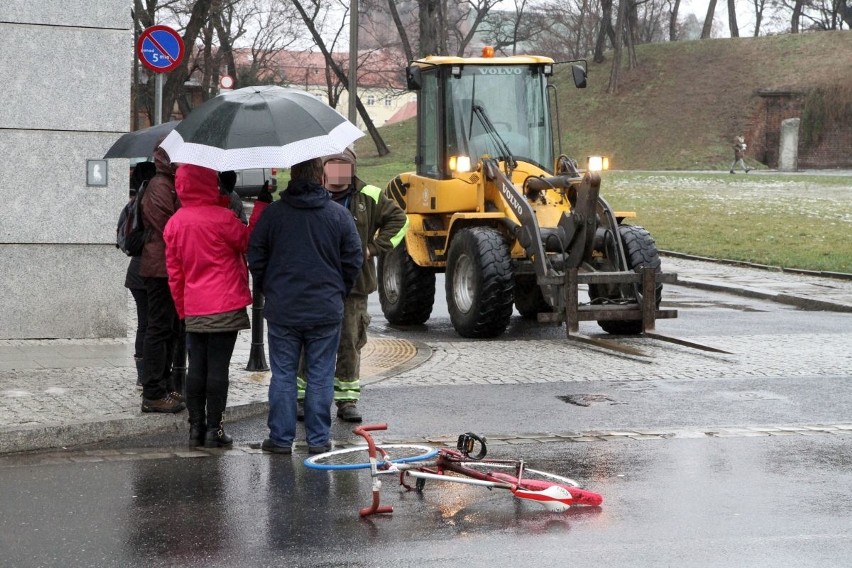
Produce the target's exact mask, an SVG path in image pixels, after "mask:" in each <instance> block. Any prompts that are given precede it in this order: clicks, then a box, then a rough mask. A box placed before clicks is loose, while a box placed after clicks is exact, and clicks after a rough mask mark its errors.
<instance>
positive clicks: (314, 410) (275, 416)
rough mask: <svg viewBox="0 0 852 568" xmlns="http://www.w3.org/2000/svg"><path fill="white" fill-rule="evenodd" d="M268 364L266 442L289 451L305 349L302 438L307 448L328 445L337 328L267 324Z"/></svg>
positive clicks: (334, 326)
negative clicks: (300, 363)
mask: <svg viewBox="0 0 852 568" xmlns="http://www.w3.org/2000/svg"><path fill="white" fill-rule="evenodd" d="M266 323H267V328H268V330H269V332H268V335H269V360H270V367H271V368H272V380H271V382H270V383H269V418H268V420H267V425H268V426H269V438H270V439H271V440H272V441H273V442H274V443H275V444H276V445H279V446H285V447H290V446H291V445H292V444H293V438H294V437H295V436H296V372H297V370H298V368H299V355H300V354H301V353H302V350H303V349H304V353H305V368H306V371H307V379H308V385H307V388H306V390H305V437H306V438H307V442H308V445H309V446H324V445H326V444H328V443H329V432H330V430H331V403H332V401H333V400H334V366H335V363H336V361H337V346H338V344H339V343H340V324H339V323H336V324H332V325H317V326H298V327H292V326H283V325H276V324H274V323H272V322H269V321H267V322H266Z"/></svg>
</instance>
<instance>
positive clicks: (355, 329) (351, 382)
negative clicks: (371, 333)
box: [296, 294, 370, 402]
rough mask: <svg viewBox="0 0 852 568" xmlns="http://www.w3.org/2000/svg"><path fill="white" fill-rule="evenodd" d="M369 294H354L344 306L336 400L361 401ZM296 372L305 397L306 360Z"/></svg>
mask: <svg viewBox="0 0 852 568" xmlns="http://www.w3.org/2000/svg"><path fill="white" fill-rule="evenodd" d="M369 325H370V315H369V314H368V313H367V297H366V296H361V295H357V294H350V295H349V296H347V297H346V302H345V303H344V306H343V322H342V324H341V326H340V347H339V348H338V350H337V367H336V369H335V371H334V400H335V402H343V401H347V400H350V401H352V402H357V401H358V400H359V399H360V398H361V349H362V348H363V347H364V345H366V344H367V327H368V326H369ZM299 367H300V368H299V372H298V374H297V376H296V398H298V399H299V400H305V387H306V386H307V382H306V373H305V369H304V361H302V362H301V363H300V365H299Z"/></svg>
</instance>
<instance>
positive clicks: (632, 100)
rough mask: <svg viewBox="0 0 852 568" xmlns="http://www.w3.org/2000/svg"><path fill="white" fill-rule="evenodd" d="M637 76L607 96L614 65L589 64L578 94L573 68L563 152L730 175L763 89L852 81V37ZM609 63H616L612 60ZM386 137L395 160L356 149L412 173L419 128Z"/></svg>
mask: <svg viewBox="0 0 852 568" xmlns="http://www.w3.org/2000/svg"><path fill="white" fill-rule="evenodd" d="M636 52H637V57H638V60H639V67H638V68H636V69H633V70H629V71H628V70H627V68H626V65H625V67H624V68H623V69H622V74H621V84H620V88H619V92H618V94H616V95H609V94H607V93H606V87H607V85H608V83H609V74H610V69H611V60H610V59H608V60H607V61H606V62H604V63H602V64H595V63H591V62H590V64H589V86H588V88H586V89H584V90H578V89H575V88H574V86H573V82H572V81H571V78H570V69H568V66H567V65H563V66H559V67H558V68H557V69H558V71H557V74H556V76H555V77H554V78H553V82H554V83H555V84H556V85H557V89H558V92H559V111H560V118H561V122H562V135H563V136H562V137H563V151H564V152H565V153H566V154H568V155H570V156H572V157H575V158H577V159H578V160H579V159H581V158H582V157H584V156H586V155H589V154H605V155H608V156H610V157H611V163H612V167H613V168H614V169H622V170H623V169H627V170H661V169H662V170H668V169H687V170H689V169H692V170H700V169H724V168H727V167H728V166H729V165H730V161H731V158H732V151H731V140H732V139H733V137H734V136H736V135H738V134H740V133H743V132H745V131H747V125H748V123H749V121H750V120H752V119H753V117H754V116H755V113H756V112H757V109H758V105H759V101H760V99H759V97H757V96H756V94H755V93H756V91H757V90H759V89H779V88H784V89H807V88H810V87H815V86H819V85H827V84H834V83H837V82H839V81H842V80H846V81H849V80H850V77H852V32H849V31H839V32H819V33H806V34H786V35H779V36H770V37H761V38H733V39H711V40H700V41H684V42H674V43H658V44H645V45H640V46H637V49H636ZM542 55H546V54H542ZM607 55H608V57H611V53H610V54H607ZM380 130H381V133H382V136H383V137H384V138H385V140H386V142H387V144H388V146H389V147H390V149H391V155H389V156H386V157H384V158H381V159H378V158H377V157H376V151H375V147H374V146H373V145H372V142H371V140H370V139H369V137H367V138H365V139H362V140H361V141H359V143H358V145H357V147H356V149H357V150H358V152H359V155H360V156H361V157H362V158H366V162H363V161H361V160H359V162H361V163H362V164H363V165H365V166H375V167H377V171H378V172H382V174H383V173H384V172H385V170H386V171H387V174H388V175H387V176H384V175H383V176H382V177H383V178H387V179H389V178H390V177H391V176H392V172H395V171H403V170H408V169H411V168H412V166H413V157H414V151H415V136H416V133H415V128H414V121H413V120H411V121H406V122H405V123H402V124H396V125H391V126H388V127H384V128H382V129H380Z"/></svg>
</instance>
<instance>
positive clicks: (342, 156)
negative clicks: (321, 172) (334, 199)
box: [322, 148, 357, 193]
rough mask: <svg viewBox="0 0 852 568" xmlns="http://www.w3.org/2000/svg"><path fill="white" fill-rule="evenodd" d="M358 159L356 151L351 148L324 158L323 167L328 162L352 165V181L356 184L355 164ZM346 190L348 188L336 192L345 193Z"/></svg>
mask: <svg viewBox="0 0 852 568" xmlns="http://www.w3.org/2000/svg"><path fill="white" fill-rule="evenodd" d="M356 159H357V158H356V156H355V151H354V150H352V149H351V148H346V149H345V150H343V151H342V152H340V153H339V154H329V155H328V156H323V157H322V165H323V166H325V164H326V163H327V162H332V161H335V162H346V163H348V164H352V181H353V182H354V181H355V162H356ZM346 189H348V187H343V188H339V189H337V190H336V191H338V192H339V191H344V190H346ZM329 191H331V192H332V193H334V192H335V190H333V189H330V188H329Z"/></svg>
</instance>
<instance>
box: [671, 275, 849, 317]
mask: <svg viewBox="0 0 852 568" xmlns="http://www.w3.org/2000/svg"><path fill="white" fill-rule="evenodd" d="M677 285H678V286H685V287H687V288H698V289H700V290H708V291H710V292H725V293H728V294H733V295H736V296H744V297H746V298H755V299H758V300H769V301H772V302H778V303H779V304H786V305H788V306H794V307H797V308H801V309H803V310H808V311H815V312H840V313H852V305H849V304H843V303H840V302H830V301H826V300H815V299H813V298H803V297H801V296H793V295H790V294H778V293H775V292H766V291H765V290H757V289H755V288H745V287H743V286H732V285H728V284H718V283H714V282H707V281H705V280H692V279H681V278H680V276H679V275H678V279H677Z"/></svg>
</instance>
